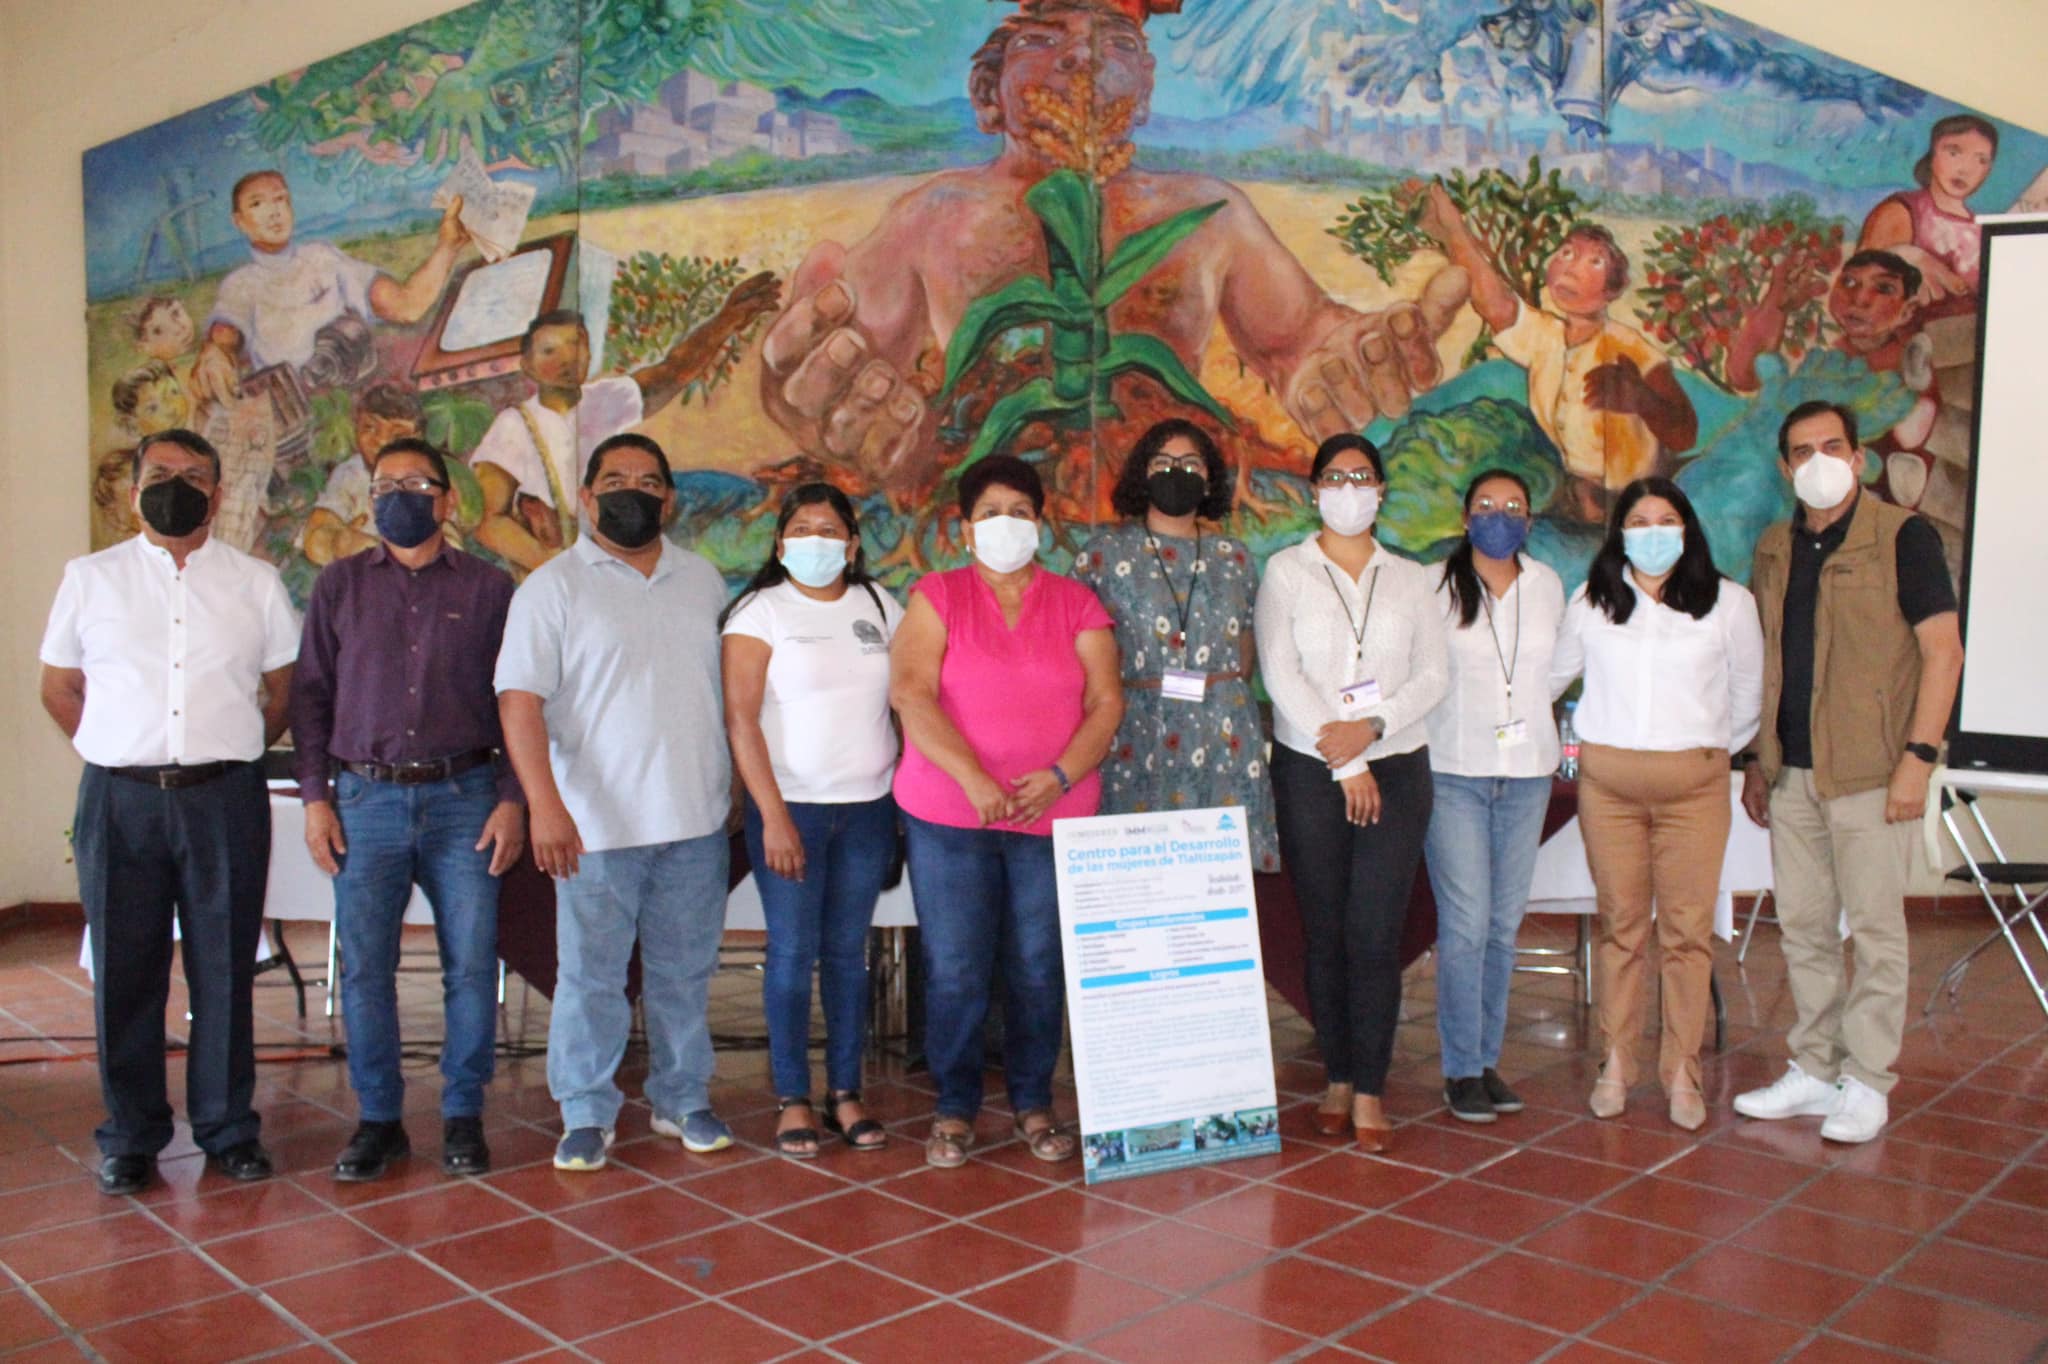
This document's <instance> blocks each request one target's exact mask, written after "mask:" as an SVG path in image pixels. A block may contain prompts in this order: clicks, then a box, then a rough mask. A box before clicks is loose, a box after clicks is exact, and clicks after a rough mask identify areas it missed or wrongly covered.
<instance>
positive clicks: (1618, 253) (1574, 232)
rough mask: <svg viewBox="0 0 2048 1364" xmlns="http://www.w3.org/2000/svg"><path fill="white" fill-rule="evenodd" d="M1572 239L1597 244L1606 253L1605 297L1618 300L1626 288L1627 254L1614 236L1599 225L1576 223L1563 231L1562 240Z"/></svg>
mask: <svg viewBox="0 0 2048 1364" xmlns="http://www.w3.org/2000/svg"><path fill="white" fill-rule="evenodd" d="M1574 238H1578V239H1582V240H1585V241H1589V242H1594V243H1597V244H1598V245H1599V247H1600V249H1601V250H1602V251H1605V252H1606V253H1607V296H1608V297H1609V298H1619V297H1620V296H1621V291H1622V290H1624V289H1626V288H1628V252H1626V251H1624V250H1622V249H1621V243H1620V242H1618V241H1616V240H1615V239H1614V234H1613V233H1612V232H1610V231H1608V230H1607V229H1606V228H1604V227H1602V226H1601V225H1600V224H1599V223H1589V222H1583V221H1581V222H1576V223H1573V224H1572V225H1571V226H1570V227H1568V228H1566V229H1565V230H1564V239H1565V240H1566V241H1571V240H1573V239H1574Z"/></svg>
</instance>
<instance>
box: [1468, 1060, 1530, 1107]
mask: <svg viewBox="0 0 2048 1364" xmlns="http://www.w3.org/2000/svg"><path fill="white" fill-rule="evenodd" d="M1479 1081H1480V1083H1481V1084H1483V1085H1485V1086H1486V1099H1487V1102H1488V1103H1491V1104H1492V1105H1493V1111H1494V1112H1496V1113H1519V1112H1521V1111H1522V1096H1521V1095H1519V1094H1517V1093H1515V1091H1513V1090H1512V1089H1509V1088H1508V1082H1507V1081H1506V1080H1503V1079H1501V1078H1500V1072H1499V1071H1497V1070H1495V1069H1494V1068H1493V1067H1492V1066H1488V1067H1487V1068H1486V1069H1485V1070H1484V1071H1481V1072H1480V1075H1479Z"/></svg>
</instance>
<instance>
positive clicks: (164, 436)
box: [128, 426, 220, 483]
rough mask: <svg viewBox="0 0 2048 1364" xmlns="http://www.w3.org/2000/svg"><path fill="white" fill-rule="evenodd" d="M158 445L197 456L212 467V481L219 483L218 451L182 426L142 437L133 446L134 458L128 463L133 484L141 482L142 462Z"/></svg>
mask: <svg viewBox="0 0 2048 1364" xmlns="http://www.w3.org/2000/svg"><path fill="white" fill-rule="evenodd" d="M158 445H175V446H177V447H178V448H179V449H181V450H184V451H186V452H187V453H189V454H194V455H197V456H199V457H200V458H201V459H203V460H205V461H206V462H207V463H208V464H211V465H212V466H213V481H214V482H216V483H218V482H220V451H218V450H216V449H214V448H213V442H212V441H210V440H208V439H207V438H206V437H204V436H202V435H200V434H199V433H198V432H197V431H187V430H186V429H185V428H184V427H182V426H173V427H171V428H169V429H168V430H164V431H159V432H157V433H156V434H155V435H153V436H144V437H143V438H142V439H141V440H140V441H138V442H136V445H135V458H134V459H133V460H131V461H130V462H129V465H128V476H129V478H131V479H133V480H134V481H135V482H137V483H140V482H141V481H142V460H143V457H144V456H145V455H147V454H148V453H149V452H150V450H151V449H152V448H153V447H155V446H158Z"/></svg>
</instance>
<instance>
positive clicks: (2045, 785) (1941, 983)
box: [1920, 765, 2048, 1014]
mask: <svg viewBox="0 0 2048 1364" xmlns="http://www.w3.org/2000/svg"><path fill="white" fill-rule="evenodd" d="M1929 788H1930V790H1931V791H1932V793H1933V796H1932V798H1930V799H1929V800H1928V802H1927V809H1926V812H1925V813H1924V814H1923V815H1922V816H1921V821H1920V831H1921V836H1922V838H1923V840H1924V842H1925V844H1926V848H1927V861H1928V864H1929V865H1930V866H1935V867H1939V866H1941V865H1942V863H1943V861H1944V860H1945V859H1944V858H1943V856H1942V852H1941V836H1940V833H1939V832H1938V830H1943V829H1945V830H1946V831H1947V832H1948V836H1949V840H1950V841H1951V842H1952V843H1953V844H1954V845H1955V848H1956V851H1958V852H1960V853H1961V854H1962V855H1963V865H1962V867H1960V868H1958V869H1957V870H1955V871H1951V872H1949V873H1948V879H1950V880H1952V881H1968V882H1970V883H1971V884H1972V885H1974V886H1976V888H1977V894H1978V896H1979V897H1980V898H1981V899H1982V900H1983V901H1984V904H1985V907H1986V908H1987V909H1989V910H1990V911H1991V918H1992V921H1993V922H1994V923H1995V924H1996V925H1997V927H1996V928H1994V929H1993V930H1992V931H1991V933H1990V934H1989V935H1987V936H1986V937H1985V938H1984V939H1983V940H1982V941H1981V942H1979V943H1977V945H1976V946H1974V947H1972V948H1970V950H1969V951H1967V952H1965V953H1963V954H1962V955H1961V956H1960V957H1957V958H1956V959H1955V960H1954V961H1953V962H1951V963H1950V964H1949V967H1948V969H1947V970H1946V971H1943V972H1942V973H1941V977H1940V979H1939V980H1937V981H1936V982H1935V985H1934V991H1933V993H1931V994H1930V995H1928V997H1927V1004H1926V1007H1925V1008H1923V1009H1922V1010H1921V1012H1922V1013H1931V1012H1933V1010H1934V1005H1935V1001H1937V1000H1939V999H1940V998H1941V995H1942V991H1943V990H1944V989H1946V990H1947V992H1948V996H1949V999H1950V1001H1951V1002H1953V1001H1954V1000H1955V998H1956V996H1957V994H1958V993H1959V992H1960V991H1961V989H1962V985H1963V973H1964V972H1966V971H1968V970H1969V969H1970V963H1971V962H1973V961H1975V960H1976V959H1977V956H1978V954H1980V953H1981V952H1983V951H1984V949H1985V948H1987V947H1989V946H1991V944H1993V943H1995V942H1998V941H2000V940H2001V939H2003V940H2004V942H2005V945H2006V946H2007V947H2008V948H2009V949H2010V950H2011V951H2012V955H2013V960H2014V961H2016V962H2018V963H2019V968H2020V974H2021V975H2023V976H2025V977H2026V978H2027V984H2028V986H2029V987H2030V988H2032V990H2033V992H2034V1001H2035V1003H2037V1004H2039V1005H2040V1006H2041V1011H2042V1012H2043V1013H2044V1014H2048V989H2044V988H2043V986H2042V983H2041V977H2040V976H2039V975H2038V974H2037V973H2036V972H2035V970H2034V965H2033V963H2032V962H2031V961H2029V960H2028V959H2027V953H2026V947H2025V945H2024V944H2023V943H2022V942H2021V941H2020V939H2019V936H2018V935H2017V934H2016V933H2014V932H2013V927H2014V925H2016V924H2019V923H2021V922H2024V923H2026V924H2028V925H2029V926H2030V927H2032V929H2033V930H2034V937H2035V938H2036V939H2038V940H2039V941H2040V943H2041V948H2042V950H2043V951H2044V952H2048V931H2044V930H2043V929H2042V927H2041V917H2040V914H2041V909H2042V907H2043V905H2048V863H2040V862H2010V861H2007V860H2006V856H2005V850H2004V849H2003V848H2002V847H2000V846H1999V843H1998V836H1997V835H1996V834H1995V833H1993V832H1992V831H1991V823H1990V821H1989V820H1987V819H1985V817H1984V810H1983V807H1982V805H1980V804H1979V803H1978V800H1977V797H1978V796H1980V795H1983V794H1985V793H1986V792H1991V793H1995V794H1999V795H2014V796H2048V776H2044V775H2041V774H2038V773H2033V772H1988V771H1978V770H1974V769H1963V770H1957V769H1955V768H1951V767H1948V766H1945V765H1944V766H1941V767H1937V768H1936V769H1935V770H1934V776H1933V778H1932V780H1931V781H1930V783H1929ZM1958 804H1960V805H1961V806H1962V807H1963V808H1964V809H1966V810H1968V811H1969V812H1970V818H1971V820H1972V821H1973V822H1974V823H1975V824H1976V826H1977V832H1978V833H1979V834H1980V835H1981V836H1982V837H1983V839H1984V844H1985V846H1986V847H1988V848H1989V849H1990V850H1991V856H1992V857H1993V858H1994V859H1996V860H1994V861H1989V862H1983V861H1979V860H1978V858H1977V854H1976V853H1975V852H1973V851H1972V850H1971V848H1970V845H1969V843H1968V842H1967V841H1966V840H1965V839H1964V838H1963V833H1962V830H1961V829H1960V828H1958V827H1957V825H1956V818H1955V807H1956V806H1957V805H1958ZM2000 886H2004V887H2008V888H2010V889H2011V890H2012V891H2013V892H2014V893H2015V894H2016V895H2017V896H2018V897H2019V900H2020V905H2019V907H2018V908H2017V909H2015V910H2013V911H2012V912H2011V913H2010V914H2008V913H2007V912H2006V911H2005V910H2004V909H2003V908H2002V907H2001V906H2000V905H1999V903H1998V888H1999V887H2000ZM2030 886H2031V887H2036V888H2037V889H2036V891H2035V893H2034V894H2033V895H2032V896H2031V897H2029V896H2028V895H2027V893H2026V891H2027V888H2028V887H2030Z"/></svg>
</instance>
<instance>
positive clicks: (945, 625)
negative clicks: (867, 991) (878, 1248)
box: [889, 455, 1124, 1169]
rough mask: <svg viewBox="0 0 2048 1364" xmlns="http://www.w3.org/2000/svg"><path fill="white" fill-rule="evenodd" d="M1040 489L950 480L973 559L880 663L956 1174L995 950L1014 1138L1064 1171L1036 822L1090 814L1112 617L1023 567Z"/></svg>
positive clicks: (1106, 707)
mask: <svg viewBox="0 0 2048 1364" xmlns="http://www.w3.org/2000/svg"><path fill="white" fill-rule="evenodd" d="M1044 511H1045V489H1044V487H1043V486H1042V485H1041V484H1040V483H1039V481H1038V475H1037V473H1036V472H1034V471H1033V470H1032V468H1031V466H1030V465H1028V464H1026V463H1024V461H1022V460H1020V459H1016V458H1014V457H1011V456H1007V455H999V456H995V457H992V458H989V459H985V460H983V461H981V462H980V463H979V464H977V465H975V466H974V467H973V468H972V469H970V470H968V471H967V472H966V473H965V474H964V475H962V476H961V479H960V513H961V516H962V517H963V518H964V519H965V522H966V535H967V544H968V547H969V548H970V549H972V550H973V551H974V558H975V562H974V563H972V564H970V565H968V566H967V567H965V568H956V569H952V570H949V571H947V572H944V573H933V574H930V575H928V576H927V577H925V578H924V579H923V580H922V581H921V582H919V583H918V584H917V586H916V587H915V588H914V589H912V591H911V594H910V606H909V608H908V610H906V611H905V612H904V616H903V623H902V624H901V625H900V626H898V627H897V630H896V640H895V644H894V645H893V647H892V648H891V650H890V662H891V669H892V676H891V682H890V688H889V699H890V702H891V704H893V705H894V706H895V707H896V713H897V714H898V715H899V716H900V717H902V720H903V736H904V739H905V744H904V752H903V760H902V762H901V764H900V765H899V766H898V767H897V769H896V803H897V805H898V806H899V807H900V808H901V809H902V811H903V815H904V823H905V826H906V827H907V828H908V830H909V835H910V857H909V870H910V888H911V893H912V894H913V895H914V896H915V897H916V899H917V922H918V930H919V933H918V936H919V939H920V941H921V942H922V945H923V954H924V976H925V1059H926V1060H927V1061H928V1062H929V1063H930V1065H931V1073H932V1079H933V1080H934V1081H935V1082H936V1083H937V1085H938V1090H939V1097H938V1113H937V1115H936V1116H935V1117H934V1118H933V1120H932V1130H931V1136H930V1138H929V1140H927V1141H926V1143H925V1159H926V1161H927V1162H929V1163H930V1164H932V1165H937V1166H940V1167H943V1168H948V1169H950V1168H952V1167H954V1166H958V1165H960V1164H962V1163H963V1162H965V1161H966V1159H967V1151H968V1148H969V1147H970V1146H972V1145H973V1144H974V1119H975V1115H976V1114H978V1113H979V1112H980V1111H981V1069H982V1055H981V1053H982V1045H981V1032H982V1024H983V1022H984V1020H985V1019H986V1018H987V1015H988V1004H989V993H990V987H991V984H992V981H993V976H994V970H995V965H996V962H997V959H998V956H999V955H1000V959H1001V962H1002V968H1003V1044H1004V1045H1003V1070H1004V1073H1005V1078H1006V1079H1007V1081H1008V1086H1009V1095H1010V1111H1011V1112H1013V1113H1014V1114H1016V1130H1017V1135H1018V1136H1020V1137H1022V1138H1023V1139H1024V1142H1025V1145H1026V1147H1027V1148H1028V1149H1029V1150H1030V1152H1031V1154H1032V1155H1034V1156H1036V1157H1037V1158H1038V1159H1040V1160H1065V1159H1067V1158H1068V1157H1070V1156H1072V1155H1073V1154H1074V1151H1075V1142H1074V1138H1073V1136H1072V1134H1070V1133H1068V1132H1064V1131H1062V1130H1060V1128H1059V1126H1058V1125H1057V1123H1056V1122H1055V1121H1054V1118H1053V1114H1052V1072H1053V1067H1054V1066H1055V1065H1056V1064H1057V1063H1058V1061H1059V1054H1060V1031H1061V1024H1062V1015H1063V1007H1064V999H1065V979H1064V976H1063V974H1062V971H1061V962H1060V923H1059V901H1058V897H1057V894H1056V891H1055V888H1054V878H1053V856H1052V822H1053V821H1054V820H1055V819H1063V818H1067V817H1069V816H1082V815H1092V814H1094V813H1095V807H1096V804H1097V801H1098V798H1099V796H1100V783H1099V779H1098V778H1097V776H1096V774H1095V769H1096V765H1097V764H1099V763H1100V762H1101V761H1102V759H1103V758H1104V756H1105V755H1107V754H1108V752H1109V745H1110V741H1111V740H1112V739H1113V738H1114V737H1115V736H1116V727H1117V724H1118V722H1119V721H1120V720H1121V719H1122V718H1123V709H1124V702H1123V684H1122V681H1121V679H1120V677H1119V674H1118V668H1117V654H1116V639H1115V636H1114V634H1113V633H1112V622H1111V620H1110V618H1109V613H1108V612H1106V611H1104V610H1103V609H1102V603H1100V602H1099V601H1097V600H1096V599H1095V594H1094V593H1093V592H1090V591H1089V590H1088V589H1087V588H1085V587H1083V586H1082V585H1081V584H1079V583H1077V582H1075V581H1074V580H1073V579H1071V578H1064V577H1061V576H1060V575H1058V574H1056V573H1048V572H1046V571H1045V570H1043V569H1041V568H1039V567H1038V565H1037V563H1036V562H1035V560H1036V558H1037V555H1038V539H1039V518H1040V517H1041V516H1042V515H1043V514H1044Z"/></svg>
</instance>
